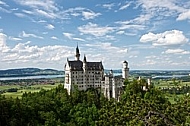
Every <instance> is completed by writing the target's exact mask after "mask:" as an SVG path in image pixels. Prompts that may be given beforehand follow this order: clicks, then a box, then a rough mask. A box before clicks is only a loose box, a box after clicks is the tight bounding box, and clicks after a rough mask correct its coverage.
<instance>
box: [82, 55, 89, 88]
mask: <svg viewBox="0 0 190 126" xmlns="http://www.w3.org/2000/svg"><path fill="white" fill-rule="evenodd" d="M82 68H83V72H84V74H83V84H86V85H85V87H86V88H85V90H86V89H87V85H88V80H87V61H86V56H85V55H84V59H83V66H82Z"/></svg>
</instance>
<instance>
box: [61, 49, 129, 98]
mask: <svg viewBox="0 0 190 126" xmlns="http://www.w3.org/2000/svg"><path fill="white" fill-rule="evenodd" d="M75 58H76V60H72V61H70V60H69V59H68V58H67V62H66V64H65V68H64V69H65V84H64V88H65V89H67V91H68V93H69V94H70V92H71V91H72V90H73V88H74V85H76V87H78V89H79V90H87V89H88V88H100V89H101V91H102V92H103V93H104V95H105V96H106V97H107V98H108V99H110V98H115V99H117V100H118V98H119V96H120V93H121V90H122V86H123V82H124V80H125V79H127V78H128V76H129V68H128V63H127V61H124V62H123V68H122V76H114V74H113V72H112V70H110V72H109V73H104V66H103V64H102V62H101V61H100V62H88V61H87V58H86V56H85V55H84V58H83V61H81V60H80V52H79V48H78V46H77V48H76V55H75Z"/></svg>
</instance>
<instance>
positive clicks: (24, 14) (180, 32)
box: [0, 0, 190, 70]
mask: <svg viewBox="0 0 190 126" xmlns="http://www.w3.org/2000/svg"><path fill="white" fill-rule="evenodd" d="M189 27H190V2H189V0H136V1H133V0H124V1H121V2H118V1H117V0H112V1H109V0H104V1H100V0H91V1H90V2H89V1H87V0H81V1H78V0H70V1H69V0H65V1H62V2H61V1H58V0H31V1H29V0H9V1H7V0H0V69H10V68H26V67H34V68H53V69H57V70H62V69H63V67H64V64H65V63H66V59H67V57H68V58H69V59H71V60H72V59H74V55H75V48H76V46H77V43H78V45H79V49H80V54H81V60H83V56H84V54H85V55H86V57H87V61H102V62H103V65H104V67H105V69H121V67H122V62H123V61H124V60H127V61H128V63H129V68H130V70H131V69H132V70H135V69H141V70H144V69H146V70H149V69H150V70H152V69H156V70H158V69H161V70H165V69H166V70H176V69H177V70H179V69H180V70H187V69H188V70H189V69H190V62H189V61H190V43H189V40H190V31H189Z"/></svg>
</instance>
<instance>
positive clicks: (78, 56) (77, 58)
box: [75, 45, 80, 61]
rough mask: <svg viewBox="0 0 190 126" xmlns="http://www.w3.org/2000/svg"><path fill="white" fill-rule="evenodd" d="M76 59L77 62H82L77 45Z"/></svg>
mask: <svg viewBox="0 0 190 126" xmlns="http://www.w3.org/2000/svg"><path fill="white" fill-rule="evenodd" d="M75 57H76V60H77V61H79V60H80V53H79V48H78V45H77V48H76V54H75Z"/></svg>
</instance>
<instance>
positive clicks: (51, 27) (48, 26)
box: [45, 24, 55, 30]
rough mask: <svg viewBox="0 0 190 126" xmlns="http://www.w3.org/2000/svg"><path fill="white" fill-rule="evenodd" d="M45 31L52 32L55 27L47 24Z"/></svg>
mask: <svg viewBox="0 0 190 126" xmlns="http://www.w3.org/2000/svg"><path fill="white" fill-rule="evenodd" d="M45 27H46V28H47V29H50V30H53V29H54V28H55V26H53V25H52V24H48V25H46V26H45Z"/></svg>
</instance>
